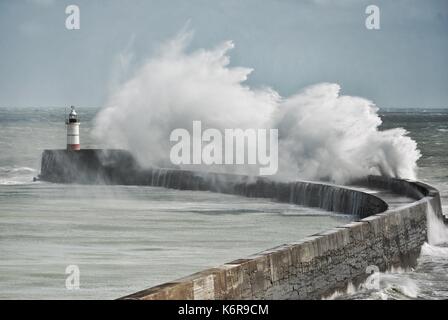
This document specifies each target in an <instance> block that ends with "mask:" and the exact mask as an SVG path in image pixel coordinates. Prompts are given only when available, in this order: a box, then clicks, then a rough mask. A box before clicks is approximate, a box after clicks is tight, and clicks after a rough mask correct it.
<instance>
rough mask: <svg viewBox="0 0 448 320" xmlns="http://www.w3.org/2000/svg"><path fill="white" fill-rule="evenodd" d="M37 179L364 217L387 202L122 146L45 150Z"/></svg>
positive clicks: (383, 207)
mask: <svg viewBox="0 0 448 320" xmlns="http://www.w3.org/2000/svg"><path fill="white" fill-rule="evenodd" d="M39 177H40V179H42V180H45V181H50V182H59V183H104V184H122V185H146V186H158V187H165V188H172V189H180V190H202V191H212V192H220V193H229V194H236V195H242V196H245V197H254V198H269V199H272V200H275V201H280V202H289V203H295V204H300V205H305V206H309V207H319V208H322V209H325V210H329V211H334V212H342V213H348V214H356V215H358V216H360V217H366V216H369V215H371V214H374V213H378V212H383V211H385V210H386V209H387V204H386V203H385V202H384V201H382V200H381V199H379V198H378V197H375V196H373V195H368V194H365V193H362V192H359V191H357V190H352V189H349V188H342V187H339V186H334V185H329V184H324V183H310V182H304V181H295V182H277V181H271V180H269V179H266V178H261V177H249V176H242V175H232V174H218V173H204V172H194V171H187V170H176V169H142V168H141V167H139V166H138V164H137V163H136V162H135V160H134V159H133V157H132V155H131V154H130V153H128V152H126V151H123V150H96V149H85V150H80V151H66V150H45V151H44V152H43V154H42V161H41V174H40V176H39Z"/></svg>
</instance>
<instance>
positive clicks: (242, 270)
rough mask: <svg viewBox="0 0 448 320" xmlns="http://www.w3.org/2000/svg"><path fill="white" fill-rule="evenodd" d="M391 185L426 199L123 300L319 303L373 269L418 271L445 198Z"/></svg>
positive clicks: (432, 192) (428, 189) (419, 186)
mask: <svg viewBox="0 0 448 320" xmlns="http://www.w3.org/2000/svg"><path fill="white" fill-rule="evenodd" d="M374 179H375V180H376V179H380V178H378V177H375V178H374ZM381 179H385V181H386V180H388V179H387V178H381ZM391 182H393V183H394V184H401V185H402V187H403V189H400V190H407V191H406V192H408V191H409V188H411V189H412V188H415V189H416V190H415V191H416V192H417V191H418V192H421V194H420V196H421V198H420V199H416V201H415V202H414V203H412V204H409V205H407V206H404V207H401V208H396V209H393V210H389V211H386V212H384V213H380V214H375V215H372V216H370V217H366V218H364V219H361V220H360V221H357V222H352V223H349V224H347V225H344V226H341V227H337V228H334V229H331V230H327V231H324V232H321V233H318V234H316V235H313V236H310V237H308V238H305V239H302V240H300V241H298V242H295V243H289V244H284V245H281V246H279V247H276V248H273V249H270V250H266V251H263V252H260V253H258V254H255V255H253V256H250V257H247V258H245V259H239V260H236V261H232V262H229V263H226V264H224V265H222V266H219V267H216V268H212V269H208V270H204V271H202V272H199V273H196V274H193V275H191V276H188V277H185V278H182V279H179V280H176V281H173V282H170V283H166V284H163V285H161V286H157V287H153V288H150V289H147V290H143V291H140V292H137V293H135V294H132V295H129V296H126V297H123V299H318V298H321V297H323V296H326V295H329V294H331V293H332V292H334V291H335V290H338V289H339V290H340V289H344V288H346V286H347V285H348V283H350V282H351V283H359V282H360V281H363V280H364V279H365V278H366V277H367V274H366V268H367V267H368V266H370V265H374V266H377V267H378V268H379V269H380V270H381V271H384V270H386V269H388V268H390V267H392V266H412V265H414V264H415V262H416V258H417V257H418V255H419V253H420V248H421V246H422V245H423V243H424V242H425V241H426V239H427V229H426V228H427V224H426V219H427V211H428V206H431V207H432V208H433V209H434V211H435V213H436V214H437V215H438V216H439V217H440V219H444V218H443V216H442V212H441V208H440V198H439V195H438V192H437V191H436V190H435V189H433V188H431V187H429V186H426V185H424V184H421V183H419V182H409V181H404V180H396V179H394V181H391ZM445 221H446V220H445ZM205 283H206V284H207V285H204V286H202V287H201V285H200V284H205ZM198 284H199V285H198ZM198 287H199V288H203V289H204V290H203V291H200V290H198V289H197V288H198Z"/></svg>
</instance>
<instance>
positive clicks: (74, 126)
mask: <svg viewBox="0 0 448 320" xmlns="http://www.w3.org/2000/svg"><path fill="white" fill-rule="evenodd" d="M71 108H72V110H71V111H70V114H69V115H68V119H67V120H66V121H65V124H66V125H67V150H80V149H81V146H80V144H79V125H80V124H81V123H80V122H79V119H78V115H77V114H76V111H75V107H74V106H72V107H71Z"/></svg>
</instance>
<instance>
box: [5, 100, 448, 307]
mask: <svg viewBox="0 0 448 320" xmlns="http://www.w3.org/2000/svg"><path fill="white" fill-rule="evenodd" d="M78 111H79V113H80V114H81V122H82V123H81V144H82V147H83V148H94V147H102V145H101V144H100V143H98V142H97V141H95V140H93V139H92V137H91V134H90V132H91V130H92V119H93V117H94V116H95V114H96V112H97V110H96V109H79V110H78ZM65 114H66V110H64V109H63V108H24V109H13V108H11V109H8V108H0V150H2V152H0V256H1V260H0V298H3V299H11V298H16V299H25V298H31V299H42V298H49V299H54V298H57V299H97V298H101V299H113V298H118V297H120V296H123V295H126V294H129V293H132V292H135V291H138V290H142V289H145V288H148V287H150V286H153V285H156V284H159V283H163V282H165V281H169V280H173V279H175V278H178V277H182V276H185V275H188V274H190V273H192V272H195V271H199V270H201V269H203V268H206V267H212V266H216V265H219V264H221V263H225V262H229V261H231V260H233V259H237V258H241V257H244V256H246V255H250V254H253V253H256V252H259V251H261V250H264V249H268V248H270V247H273V246H276V245H280V244H283V243H287V242H290V241H295V240H298V239H300V238H303V237H305V236H306V235H309V234H313V233H316V232H319V231H322V230H325V229H328V228H331V227H333V226H336V225H341V224H344V223H347V222H348V221H349V219H350V217H348V216H345V215H338V214H332V213H328V212H325V211H320V210H316V209H310V208H302V207H299V206H292V205H288V204H280V203H274V202H270V201H267V200H260V199H248V198H241V197H237V196H231V195H222V194H214V193H209V192H191V191H177V190H167V189H163V188H152V187H133V186H80V185H59V184H51V183H45V182H32V178H33V177H34V176H37V174H38V173H39V166H40V163H39V161H40V154H41V152H42V150H43V149H55V148H65V125H64V117H65ZM381 116H382V119H383V121H384V124H383V128H392V127H404V128H405V129H407V130H408V131H409V135H410V136H411V137H412V138H414V139H415V140H416V141H417V143H418V145H419V148H420V150H421V151H422V154H423V156H422V158H421V159H420V160H419V172H418V176H419V179H421V180H423V181H426V182H428V183H430V184H432V185H434V186H435V187H437V188H438V189H439V190H440V191H441V194H442V201H443V206H444V210H445V212H447V209H448V207H447V206H448V157H447V156H446V154H447V151H448V139H447V137H448V110H432V111H428V110H427V111H425V110H400V111H399V112H398V111H394V110H389V111H383V112H382V114H381ZM447 250H448V248H446V247H445V245H444V244H439V245H434V244H431V245H430V244H427V245H425V247H424V248H423V250H422V255H421V257H420V262H419V264H418V266H417V267H416V268H415V269H414V270H391V271H390V272H387V273H384V274H381V279H382V280H381V288H380V290H375V291H371V290H365V289H363V288H356V289H353V290H349V291H348V292H345V293H341V294H340V295H339V296H338V298H343V299H407V298H410V299H419V298H424V299H440V298H448V279H447V274H448V272H447V271H448V252H447ZM68 265H77V266H78V267H79V270H80V289H79V290H68V289H67V288H66V284H65V282H66V278H67V274H65V270H66V267H67V266H68Z"/></svg>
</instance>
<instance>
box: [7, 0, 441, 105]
mask: <svg viewBox="0 0 448 320" xmlns="http://www.w3.org/2000/svg"><path fill="white" fill-rule="evenodd" d="M70 4H77V5H78V6H79V7H80V10H81V30H75V31H69V30H67V29H65V19H66V14H65V7H66V6H67V5H70ZM369 4H376V5H377V6H379V8H380V9H381V30H367V29H366V28H365V25H364V21H365V18H366V14H365V13H364V11H365V8H366V6H367V5H369ZM188 21H189V26H190V27H191V29H193V30H194V31H195V37H194V39H193V43H192V46H191V49H194V48H198V47H213V46H214V45H216V44H218V43H220V42H222V41H223V40H233V41H234V42H235V45H236V47H235V49H233V50H232V52H231V59H232V60H231V64H232V65H241V66H245V67H251V68H254V69H255V70H254V72H253V73H252V75H251V77H250V79H249V81H248V84H249V85H251V86H262V85H267V86H271V87H273V88H274V89H275V90H277V91H279V92H280V93H281V94H282V95H289V94H292V93H294V92H296V91H297V90H299V89H300V88H302V87H304V86H306V85H310V84H314V83H317V82H336V83H339V84H340V85H341V86H342V90H343V93H344V94H350V95H358V96H362V97H366V98H369V99H372V100H373V101H374V102H375V103H376V104H377V105H378V106H380V107H448V54H447V53H448V32H447V31H448V1H447V0H421V1H417V0H394V1H390V0H388V1H376V0H375V1H372V0H370V1H362V0H341V1H331V0H303V1H299V0H295V1H292V0H291V1H286V0H285V1H281V0H277V1H274V0H262V1H260V0H226V1H217V0H216V1H213V0H189V1H181V0H179V1H174V0H173V1H171V0H168V1H167V0H159V1H148V0H145V1H144V0H130V1H120V0H88V1H84V0H71V1H61V0H58V1H54V0H0V106H4V107H15V106H17V107H21V106H65V105H70V104H74V105H80V106H84V107H87V106H101V105H102V104H103V103H104V102H105V99H106V98H107V96H108V94H109V92H110V90H111V88H113V85H114V83H116V82H117V81H119V79H120V77H121V78H122V76H123V75H121V76H120V72H119V65H120V63H121V64H125V65H126V64H129V67H130V70H132V69H135V68H136V67H138V65H139V64H141V63H142V61H144V60H145V59H147V58H148V57H149V56H150V55H151V53H152V52H154V50H155V49H156V48H157V46H158V45H159V44H160V43H161V42H162V41H164V40H165V39H167V38H169V37H172V36H174V35H175V34H176V33H177V32H178V31H179V30H180V29H182V27H183V26H185V24H186V23H187V22H188ZM120 57H121V58H120ZM129 58H132V59H129Z"/></svg>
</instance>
